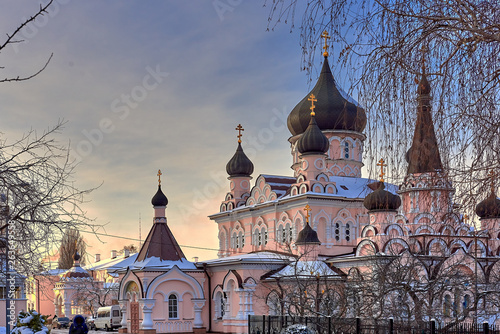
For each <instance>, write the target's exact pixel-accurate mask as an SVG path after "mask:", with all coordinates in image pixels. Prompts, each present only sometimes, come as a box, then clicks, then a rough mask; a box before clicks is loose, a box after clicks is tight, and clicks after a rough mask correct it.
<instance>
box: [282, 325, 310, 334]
mask: <svg viewBox="0 0 500 334" xmlns="http://www.w3.org/2000/svg"><path fill="white" fill-rule="evenodd" d="M281 333H282V334H316V331H315V330H312V329H311V328H309V327H307V326H306V325H302V324H295V325H291V326H288V327H287V328H285V329H283V330H282V331H281Z"/></svg>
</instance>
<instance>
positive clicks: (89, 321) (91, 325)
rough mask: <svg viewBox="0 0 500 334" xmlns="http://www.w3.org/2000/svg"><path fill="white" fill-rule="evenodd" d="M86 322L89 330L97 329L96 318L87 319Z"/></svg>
mask: <svg viewBox="0 0 500 334" xmlns="http://www.w3.org/2000/svg"><path fill="white" fill-rule="evenodd" d="M85 322H86V323H87V327H88V328H89V329H95V319H94V317H87V318H85Z"/></svg>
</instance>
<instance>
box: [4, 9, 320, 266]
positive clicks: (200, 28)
mask: <svg viewBox="0 0 500 334" xmlns="http://www.w3.org/2000/svg"><path fill="white" fill-rule="evenodd" d="M263 4H264V1H243V0H220V1H212V0H209V1H196V2H191V1H189V2H188V1H147V2H145V1H138V0H137V1H133V0H129V1H114V0H110V1H96V0H89V1H75V0H55V1H54V4H53V7H52V9H51V10H50V11H49V14H47V15H45V16H44V17H43V18H42V20H39V21H37V22H36V24H34V25H31V26H30V27H28V29H25V30H23V31H22V32H21V37H22V38H23V39H24V42H23V43H19V44H15V45H13V46H9V47H7V48H6V49H4V50H3V52H2V53H1V54H0V66H4V67H5V68H4V69H3V70H1V72H0V74H1V76H2V77H6V76H9V75H14V76H17V75H20V76H23V75H29V74H31V73H33V72H35V71H37V70H38V69H39V68H40V67H41V66H42V65H43V64H44V63H45V61H46V60H47V59H48V57H49V56H50V54H52V53H53V58H52V60H51V61H50V63H49V65H48V67H47V68H46V69H45V71H43V72H42V73H41V74H40V75H39V76H37V77H35V78H33V79H31V80H29V81H26V82H19V83H4V84H1V85H0V104H1V106H2V107H1V110H2V112H1V114H2V118H1V122H0V132H1V133H2V136H4V138H18V137H20V136H21V135H22V134H23V133H25V132H26V131H28V130H30V129H35V130H37V131H40V132H41V131H43V130H44V129H47V128H48V127H50V126H53V125H55V124H56V123H57V122H58V121H59V120H64V121H66V122H67V123H66V125H65V127H64V129H63V131H62V132H61V133H60V134H59V135H58V136H57V139H58V140H59V141H60V142H61V143H62V144H68V145H70V147H71V151H72V154H73V156H74V157H75V158H76V159H78V161H80V164H79V166H78V168H77V170H76V174H75V179H76V183H77V186H78V187H79V188H81V189H85V188H91V187H95V186H99V185H100V187H99V188H98V189H96V190H95V191H93V192H92V193H91V194H90V195H88V197H87V198H86V200H88V201H89V202H88V203H86V204H84V209H85V210H86V211H87V215H88V217H89V218H92V219H95V223H96V224H98V225H103V227H102V228H101V229H100V230H99V231H100V233H106V234H110V235H116V236H121V237H125V238H132V239H134V238H135V239H139V217H141V221H142V223H141V226H142V228H141V231H142V240H144V239H145V238H146V236H147V233H148V232H149V230H150V228H151V225H152V218H153V217H152V216H153V208H152V206H151V198H152V196H153V195H154V194H155V192H156V190H157V185H158V181H157V172H158V169H161V171H162V174H163V175H162V189H163V192H164V193H165V194H166V196H167V197H168V200H169V204H168V207H167V220H168V225H169V227H170V229H171V230H172V232H173V233H174V235H175V237H176V239H177V241H178V243H179V244H180V245H181V246H182V248H183V250H184V253H185V255H186V257H187V258H188V259H189V260H192V258H193V257H195V256H197V257H199V258H200V259H210V258H216V257H217V251H216V249H217V247H218V240H217V226H216V224H215V223H214V222H213V221H211V220H210V219H209V218H207V216H208V215H210V214H213V213H217V212H218V210H219V206H220V203H221V201H222V200H223V199H224V195H225V193H226V192H227V191H228V190H229V181H228V180H227V174H226V172H225V166H226V163H227V162H228V161H229V159H230V158H231V157H232V155H233V154H234V151H235V149H236V146H237V138H236V135H237V132H236V131H235V127H236V126H237V125H238V124H240V123H241V124H242V125H243V127H244V129H245V131H244V132H243V135H244V137H243V147H244V150H245V151H246V153H247V155H248V156H249V157H250V159H251V160H252V161H253V163H254V166H255V171H254V173H253V177H254V180H255V179H256V177H257V176H258V175H259V174H281V175H291V173H292V171H291V169H290V166H291V162H292V159H291V155H290V147H289V143H288V141H287V139H288V138H289V137H290V133H289V132H288V129H287V128H286V117H287V115H288V113H289V112H290V111H291V110H292V109H293V107H294V106H295V105H296V104H297V103H298V102H299V101H300V100H301V99H302V98H303V97H304V96H305V95H306V94H307V93H308V92H309V90H310V88H311V87H310V82H309V80H308V77H307V75H306V73H305V72H304V71H301V70H300V68H301V63H300V60H301V48H300V45H299V37H300V36H299V31H298V30H297V29H295V30H292V32H290V26H289V25H285V24H281V25H278V26H277V28H276V29H275V30H274V31H266V30H267V17H268V12H269V9H268V8H266V7H263ZM38 6H39V3H38V2H35V1H27V0H22V1H19V0H4V1H2V4H1V7H2V8H1V10H0V32H2V36H3V35H4V34H5V33H7V32H9V31H12V30H13V29H15V28H16V27H17V26H18V25H19V24H20V22H22V20H23V19H25V18H26V17H28V16H30V15H31V14H33V13H34V12H36V10H37V8H38ZM321 52H322V50H318V57H317V61H316V63H315V64H314V66H315V69H316V71H317V70H319V69H320V68H321V61H322V59H321V58H322V57H321ZM82 232H83V235H84V237H85V240H86V241H87V244H88V247H87V252H88V253H89V255H90V256H93V255H95V254H96V253H99V254H102V257H103V258H106V257H108V256H109V254H110V251H111V250H112V249H121V248H123V246H125V245H129V244H131V243H134V244H136V245H138V244H139V242H138V241H133V240H128V239H120V238H113V237H103V236H100V240H101V241H99V240H98V238H97V237H95V236H93V235H91V234H88V233H85V232H84V231H82ZM193 247H200V248H207V249H208V250H207V249H205V250H204V249H198V248H193Z"/></svg>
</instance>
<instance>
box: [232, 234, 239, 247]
mask: <svg viewBox="0 0 500 334" xmlns="http://www.w3.org/2000/svg"><path fill="white" fill-rule="evenodd" d="M237 243H238V242H237V240H236V232H234V233H233V235H232V236H231V248H238V246H237Z"/></svg>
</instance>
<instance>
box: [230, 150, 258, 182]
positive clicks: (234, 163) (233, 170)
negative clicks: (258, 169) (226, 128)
mask: <svg viewBox="0 0 500 334" xmlns="http://www.w3.org/2000/svg"><path fill="white" fill-rule="evenodd" d="M226 172H227V173H228V174H229V176H231V177H236V176H250V175H252V173H253V163H252V162H251V161H250V159H248V157H247V155H246V154H245V152H243V148H242V147H241V143H238V148H237V149H236V152H235V153H234V155H233V157H232V158H231V160H229V162H228V163H227V165H226Z"/></svg>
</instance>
